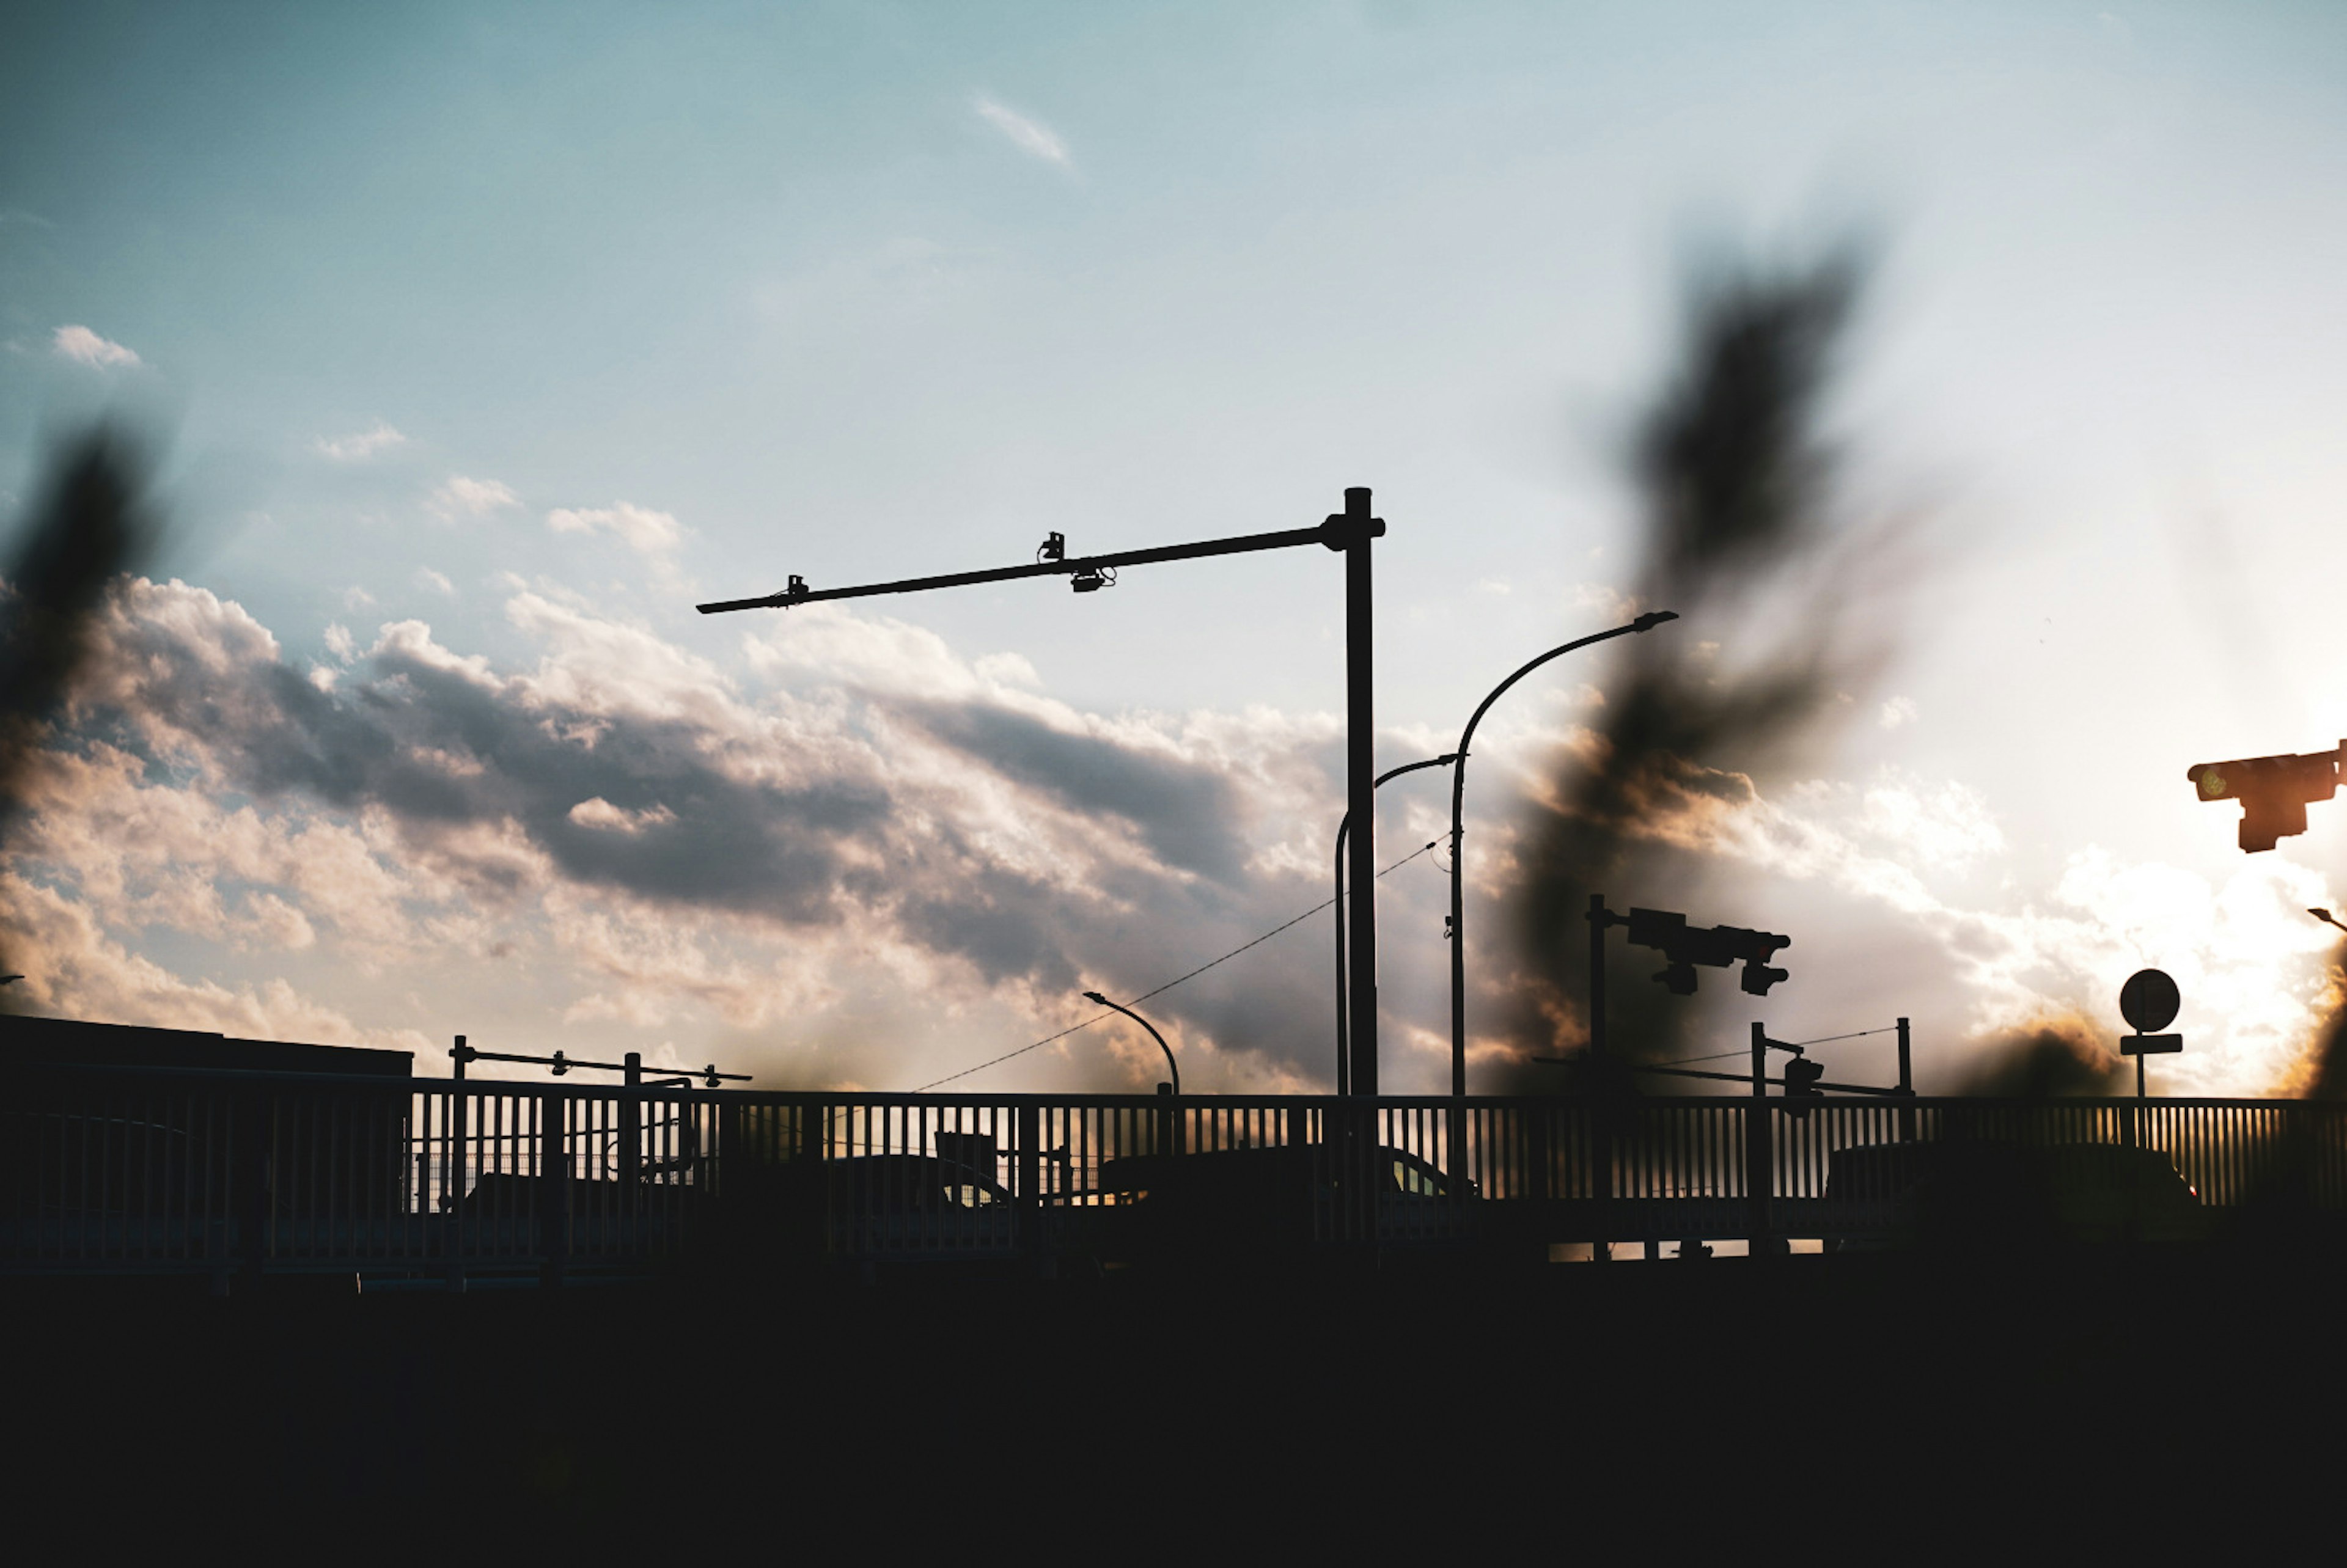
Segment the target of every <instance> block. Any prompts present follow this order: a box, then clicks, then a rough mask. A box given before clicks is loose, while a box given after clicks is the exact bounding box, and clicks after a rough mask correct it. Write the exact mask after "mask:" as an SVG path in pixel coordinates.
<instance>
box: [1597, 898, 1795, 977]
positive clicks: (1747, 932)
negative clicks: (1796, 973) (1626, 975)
mask: <svg viewBox="0 0 2347 1568" xmlns="http://www.w3.org/2000/svg"><path fill="white" fill-rule="evenodd" d="M1625 923H1626V924H1627V925H1628V926H1629V927H1630V929H1629V933H1628V935H1629V938H1630V941H1631V943H1632V945H1633V946H1635V947H1640V948H1661V949H1662V953H1663V956H1664V957H1665V958H1667V959H1669V960H1670V962H1669V964H1668V965H1667V966H1666V967H1665V968H1662V969H1659V970H1657V971H1655V981H1656V982H1657V983H1658V984H1660V985H1661V986H1662V987H1663V988H1664V989H1665V990H1667V991H1669V992H1670V993H1671V994H1672V995H1673V996H1676V997H1686V996H1693V995H1694V994H1695V983H1696V974H1695V966H1696V965H1697V964H1704V965H1707V966H1709V967H1710V968H1715V969H1724V968H1727V967H1728V966H1729V965H1731V964H1739V963H1740V964H1742V965H1743V966H1744V989H1745V991H1746V992H1747V994H1748V995H1751V996H1756V997H1765V996H1767V995H1768V988H1769V987H1770V986H1773V985H1775V984H1776V983H1777V982H1778V980H1781V979H1785V978H1786V974H1785V971H1784V970H1782V969H1772V968H1769V967H1768V960H1769V959H1770V958H1775V957H1776V956H1777V949H1778V948H1789V947H1791V946H1792V945H1793V938H1790V937H1780V936H1778V934H1777V933H1776V932H1774V931H1755V930H1752V929H1750V928H1748V927H1743V926H1709V927H1706V926H1690V925H1688V924H1687V923H1686V916H1684V915H1678V914H1674V913H1672V912H1671V911H1670V910H1667V909H1633V910H1631V911H1630V917H1629V919H1628V920H1627V922H1625Z"/></svg>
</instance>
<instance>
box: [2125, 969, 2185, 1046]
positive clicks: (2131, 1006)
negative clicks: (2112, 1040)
mask: <svg viewBox="0 0 2347 1568" xmlns="http://www.w3.org/2000/svg"><path fill="white" fill-rule="evenodd" d="M2183 1005H2184V997H2183V993H2181V992H2180V991H2178V989H2176V982H2175V981H2174V980H2172V979H2168V972H2167V971H2166V970H2165V969H2137V971H2136V972H2135V973H2133V974H2131V975H2129V976H2128V977H2127V984H2126V985H2124V986H2121V987H2120V988H2119V1016H2120V1017H2122V1018H2124V1019H2126V1020H2127V1022H2129V1023H2130V1024H2133V1025H2134V1026H2135V1030H2136V1032H2137V1034H2157V1033H2158V1032H2159V1031H2160V1030H2163V1029H2166V1028H2167V1027H2168V1025H2169V1024H2171V1023H2174V1022H2175V1021H2176V1009H2178V1008H2180V1007H2182V1006H2183Z"/></svg>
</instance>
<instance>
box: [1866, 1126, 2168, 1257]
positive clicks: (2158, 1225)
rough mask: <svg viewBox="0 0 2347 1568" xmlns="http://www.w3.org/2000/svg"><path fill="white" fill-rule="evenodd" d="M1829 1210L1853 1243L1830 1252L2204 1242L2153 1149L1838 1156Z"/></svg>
mask: <svg viewBox="0 0 2347 1568" xmlns="http://www.w3.org/2000/svg"><path fill="white" fill-rule="evenodd" d="M1826 1169H1827V1174H1826V1200H1827V1202H1828V1203H1829V1204H1846V1205H1850V1207H1851V1209H1853V1210H1854V1211H1855V1212H1856V1213H1857V1214H1858V1215H1860V1221H1859V1231H1860V1234H1858V1235H1850V1236H1846V1237H1845V1238H1844V1239H1842V1240H1841V1241H1840V1242H1838V1243H1837V1244H1836V1250H1846V1249H1850V1248H1865V1247H1883V1246H1891V1247H1901V1246H1924V1247H1934V1246H1951V1245H1954V1246H2014V1245H2049V1244H2059V1243H2088V1244H2106V1243H2115V1242H2168V1243H2173V1242H2194V1241H2202V1240H2206V1239H2207V1238H2208V1236H2209V1234H2210V1226H2209V1214H2208V1212H2207V1211H2206V1210H2205V1209H2203V1208H2202V1207H2201V1206H2200V1199H2199V1195H2198V1194H2197V1193H2195V1192H2194V1191H2193V1190H2192V1189H2191V1188H2190V1187H2189V1186H2188V1185H2186V1184H2185V1182H2184V1179H2183V1177H2181V1176H2179V1175H2178V1174H2177V1173H2176V1167H2175V1165H2174V1164H2173V1163H2170V1162H2169V1160H2168V1156H2167V1155H2166V1154H2164V1153H2160V1152H2159V1151H2158V1150H2156V1149H2137V1148H2127V1147H2126V1146H2123V1145H2120V1144H2115V1143H2056V1144H2053V1145H2050V1146H2042V1147H2032V1146H2028V1145H2024V1144H2019V1143H1993V1142H1987V1141H1976V1140H1965V1141H1959V1142H1950V1143H1877V1144H1870V1145H1866V1146H1862V1147H1860V1148H1854V1149H1842V1150H1838V1151H1836V1152H1835V1153H1834V1154H1833V1156H1832V1158H1831V1159H1830V1161H1829V1163H1828V1164H1827V1168H1826Z"/></svg>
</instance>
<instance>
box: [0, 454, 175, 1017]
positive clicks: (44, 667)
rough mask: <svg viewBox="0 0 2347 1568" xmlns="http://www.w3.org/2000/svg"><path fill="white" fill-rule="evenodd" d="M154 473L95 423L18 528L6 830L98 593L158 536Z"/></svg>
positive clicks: (3, 678) (61, 698) (5, 641)
mask: <svg viewBox="0 0 2347 1568" xmlns="http://www.w3.org/2000/svg"><path fill="white" fill-rule="evenodd" d="M147 474H148V460H147V456H146V454H145V452H144V451H143V450H142V449H141V448H140V447H139V446H138V444H137V443H136V442H134V441H132V440H131V439H130V438H129V437H128V436H126V435H125V434H124V433H122V432H121V431H118V430H114V429H109V428H107V427H104V426H101V427H99V428H97V429H95V430H92V431H90V432H89V433H88V434H87V435H85V436H81V437H79V438H78V439H76V440H73V441H70V442H67V443H64V444H62V445H61V446H58V447H57V449H56V452H55V453H54V454H53V466H52V468H51V471H50V473H49V475H48V477H47V478H46V480H45V482H44V484H43V487H42V491H41V495H40V497H39V498H38V499H37V500H36V502H35V503H34V505H33V507H31V509H30V510H29V511H28V512H26V516H25V518H24V521H23V522H22V524H21V525H20V526H19V528H18V529H17V533H16V538H15V540H14V541H13V547H12V548H11V549H10V552H9V559H8V561H7V575H6V581H5V600H0V835H5V833H6V832H7V829H8V828H9V826H10V825H12V824H13V822H14V820H15V816H16V815H17V813H18V811H19V810H20V808H21V803H22V800H23V790H24V783H25V774H26V768H27V767H28V766H29V765H30V764H31V763H32V760H33V759H34V757H35V756H36V754H37V753H39V751H40V750H41V748H42V746H43V745H44V744H45V743H46V741H47V739H48V736H49V734H50V732H51V727H52V724H53V722H54V721H55V719H56V715H57V712H58V710H59V709H60V708H61V707H62V706H63V705H64V703H65V701H66V699H67V694H68V692H70V690H71V689H72V686H73V683H74V682H75V680H76V678H77V676H78V674H79V673H80V671H81V669H82V666H83V664H84V663H85V661H87V658H88V655H89V651H90V645H91V641H92V636H93V632H94V630H95V624H96V620H97V609H98V604H99V600H100V599H101V597H102V596H103V595H104V593H105V592H106V590H107V589H108V586H109V585H110V584H112V583H113V582H114V581H115V580H116V579H118V578H119V577H120V576H121V575H122V574H123V573H125V572H128V571H135V570H137V569H138V565H139V563H140V562H141V561H142V560H143V559H145V558H146V557H147V555H148V554H149V552H150V551H151V550H152V548H153V547H154V545H155V543H156V542H157V538H158V525H157V522H156V520H155V516H154V514H153V513H152V512H151V511H150V510H149V508H148V507H147V505H146V503H145V502H144V500H143V498H142V497H143V494H144V492H145V490H146V487H147ZM6 962H7V955H5V954H0V965H5V963H6ZM0 1000H5V998H0Z"/></svg>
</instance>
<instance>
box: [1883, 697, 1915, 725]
mask: <svg viewBox="0 0 2347 1568" xmlns="http://www.w3.org/2000/svg"><path fill="white" fill-rule="evenodd" d="M1914 722H1915V699H1914V698H1912V697H1893V698H1891V700H1890V701H1889V702H1885V703H1883V704H1882V711H1881V712H1880V713H1879V714H1877V715H1876V717H1875V723H1878V724H1881V726H1882V727H1883V728H1884V729H1886V730H1896V729H1898V728H1900V727H1901V725H1905V724H1911V723H1914Z"/></svg>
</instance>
